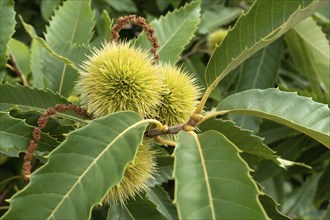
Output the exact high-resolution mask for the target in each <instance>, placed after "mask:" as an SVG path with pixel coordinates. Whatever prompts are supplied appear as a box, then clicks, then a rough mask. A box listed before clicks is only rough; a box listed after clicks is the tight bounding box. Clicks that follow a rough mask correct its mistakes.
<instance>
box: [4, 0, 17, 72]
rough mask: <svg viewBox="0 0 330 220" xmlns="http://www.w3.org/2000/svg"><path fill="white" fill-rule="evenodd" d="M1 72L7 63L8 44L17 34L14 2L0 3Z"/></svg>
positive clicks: (7, 0)
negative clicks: (15, 33)
mask: <svg viewBox="0 0 330 220" xmlns="http://www.w3.org/2000/svg"><path fill="white" fill-rule="evenodd" d="M0 24H1V28H0V72H2V71H3V70H4V68H5V64H6V62H7V58H6V51H7V43H8V41H9V40H10V38H11V36H12V35H13V34H14V32H15V25H16V21H15V11H14V1H13V0H2V1H1V2H0Z"/></svg>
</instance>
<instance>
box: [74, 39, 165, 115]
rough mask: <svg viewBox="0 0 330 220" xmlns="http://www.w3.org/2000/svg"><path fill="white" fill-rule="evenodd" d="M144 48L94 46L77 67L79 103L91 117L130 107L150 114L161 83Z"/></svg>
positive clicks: (124, 44)
mask: <svg viewBox="0 0 330 220" xmlns="http://www.w3.org/2000/svg"><path fill="white" fill-rule="evenodd" d="M156 71H157V70H156V68H155V65H153V64H152V63H151V59H150V58H149V56H148V54H147V52H146V51H142V50H141V49H136V48H133V47H131V46H130V45H129V44H128V43H119V44H116V43H109V44H104V45H103V47H102V48H101V49H95V50H94V52H93V54H92V55H91V56H90V57H89V59H88V60H87V61H85V63H84V65H83V70H82V71H80V79H79V82H78V85H79V87H80V90H81V94H82V95H81V99H82V103H83V104H84V105H85V106H86V108H87V111H88V112H89V113H92V114H93V116H94V117H101V116H105V115H108V114H110V113H113V112H116V111H125V110H132V111H136V112H138V113H139V114H140V115H142V116H144V117H153V116H154V114H155V109H156V108H157V106H158V105H159V104H160V100H161V97H160V95H159V93H160V92H161V91H162V89H163V88H162V83H161V79H160V76H159V75H158V74H157V72H156Z"/></svg>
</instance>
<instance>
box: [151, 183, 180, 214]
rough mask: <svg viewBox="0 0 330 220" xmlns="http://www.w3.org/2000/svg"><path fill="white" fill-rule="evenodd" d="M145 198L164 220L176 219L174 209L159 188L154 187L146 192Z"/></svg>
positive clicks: (168, 198)
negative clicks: (152, 204) (154, 206)
mask: <svg viewBox="0 0 330 220" xmlns="http://www.w3.org/2000/svg"><path fill="white" fill-rule="evenodd" d="M146 195H147V198H148V199H149V200H150V201H152V202H153V203H154V204H155V205H156V206H157V209H158V211H159V212H160V213H162V214H163V215H164V216H165V217H166V219H168V220H174V219H178V214H177V211H176V207H175V205H174V204H173V201H172V199H171V198H170V196H169V195H168V193H167V192H166V191H165V190H164V189H163V188H162V187H161V186H154V187H152V188H150V189H148V191H147V194H146Z"/></svg>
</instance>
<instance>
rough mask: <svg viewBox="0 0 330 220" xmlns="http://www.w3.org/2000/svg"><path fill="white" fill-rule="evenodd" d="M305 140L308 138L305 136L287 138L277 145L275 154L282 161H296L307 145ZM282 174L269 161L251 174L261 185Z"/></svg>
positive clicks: (280, 168)
mask: <svg viewBox="0 0 330 220" xmlns="http://www.w3.org/2000/svg"><path fill="white" fill-rule="evenodd" d="M307 139H308V137H306V136H302V137H301V136H300V137H292V138H287V139H285V140H284V141H283V142H281V143H280V144H279V145H277V146H276V148H275V149H274V150H276V152H277V154H278V155H281V157H282V158H283V159H286V160H290V161H296V160H297V158H298V157H299V156H300V155H301V153H302V149H303V148H305V147H306V145H307V144H308V140H307ZM283 172H285V170H284V169H283V168H282V167H280V166H278V165H277V164H274V163H273V162H271V161H267V160H264V161H262V162H261V163H260V164H259V166H258V168H257V169H256V170H255V172H254V173H253V178H254V179H255V180H256V181H258V182H260V183H263V181H265V180H267V179H269V178H272V177H274V178H275V177H276V176H277V175H280V174H281V173H283Z"/></svg>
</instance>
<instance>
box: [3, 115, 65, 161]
mask: <svg viewBox="0 0 330 220" xmlns="http://www.w3.org/2000/svg"><path fill="white" fill-rule="evenodd" d="M0 123H1V126H0V154H4V155H7V156H10V157H18V154H19V153H21V152H25V150H26V148H27V146H28V145H29V142H30V140H31V139H32V131H33V129H34V127H32V126H30V125H28V124H26V123H25V122H24V121H23V120H21V119H17V118H13V117H11V116H10V115H9V113H7V112H0ZM58 145H59V142H57V141H56V140H55V139H54V138H52V137H50V136H49V135H47V134H44V133H42V134H41V139H40V141H39V142H38V148H37V152H36V154H37V155H42V154H43V153H44V152H50V151H52V150H53V149H54V148H55V147H57V146H58Z"/></svg>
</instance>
